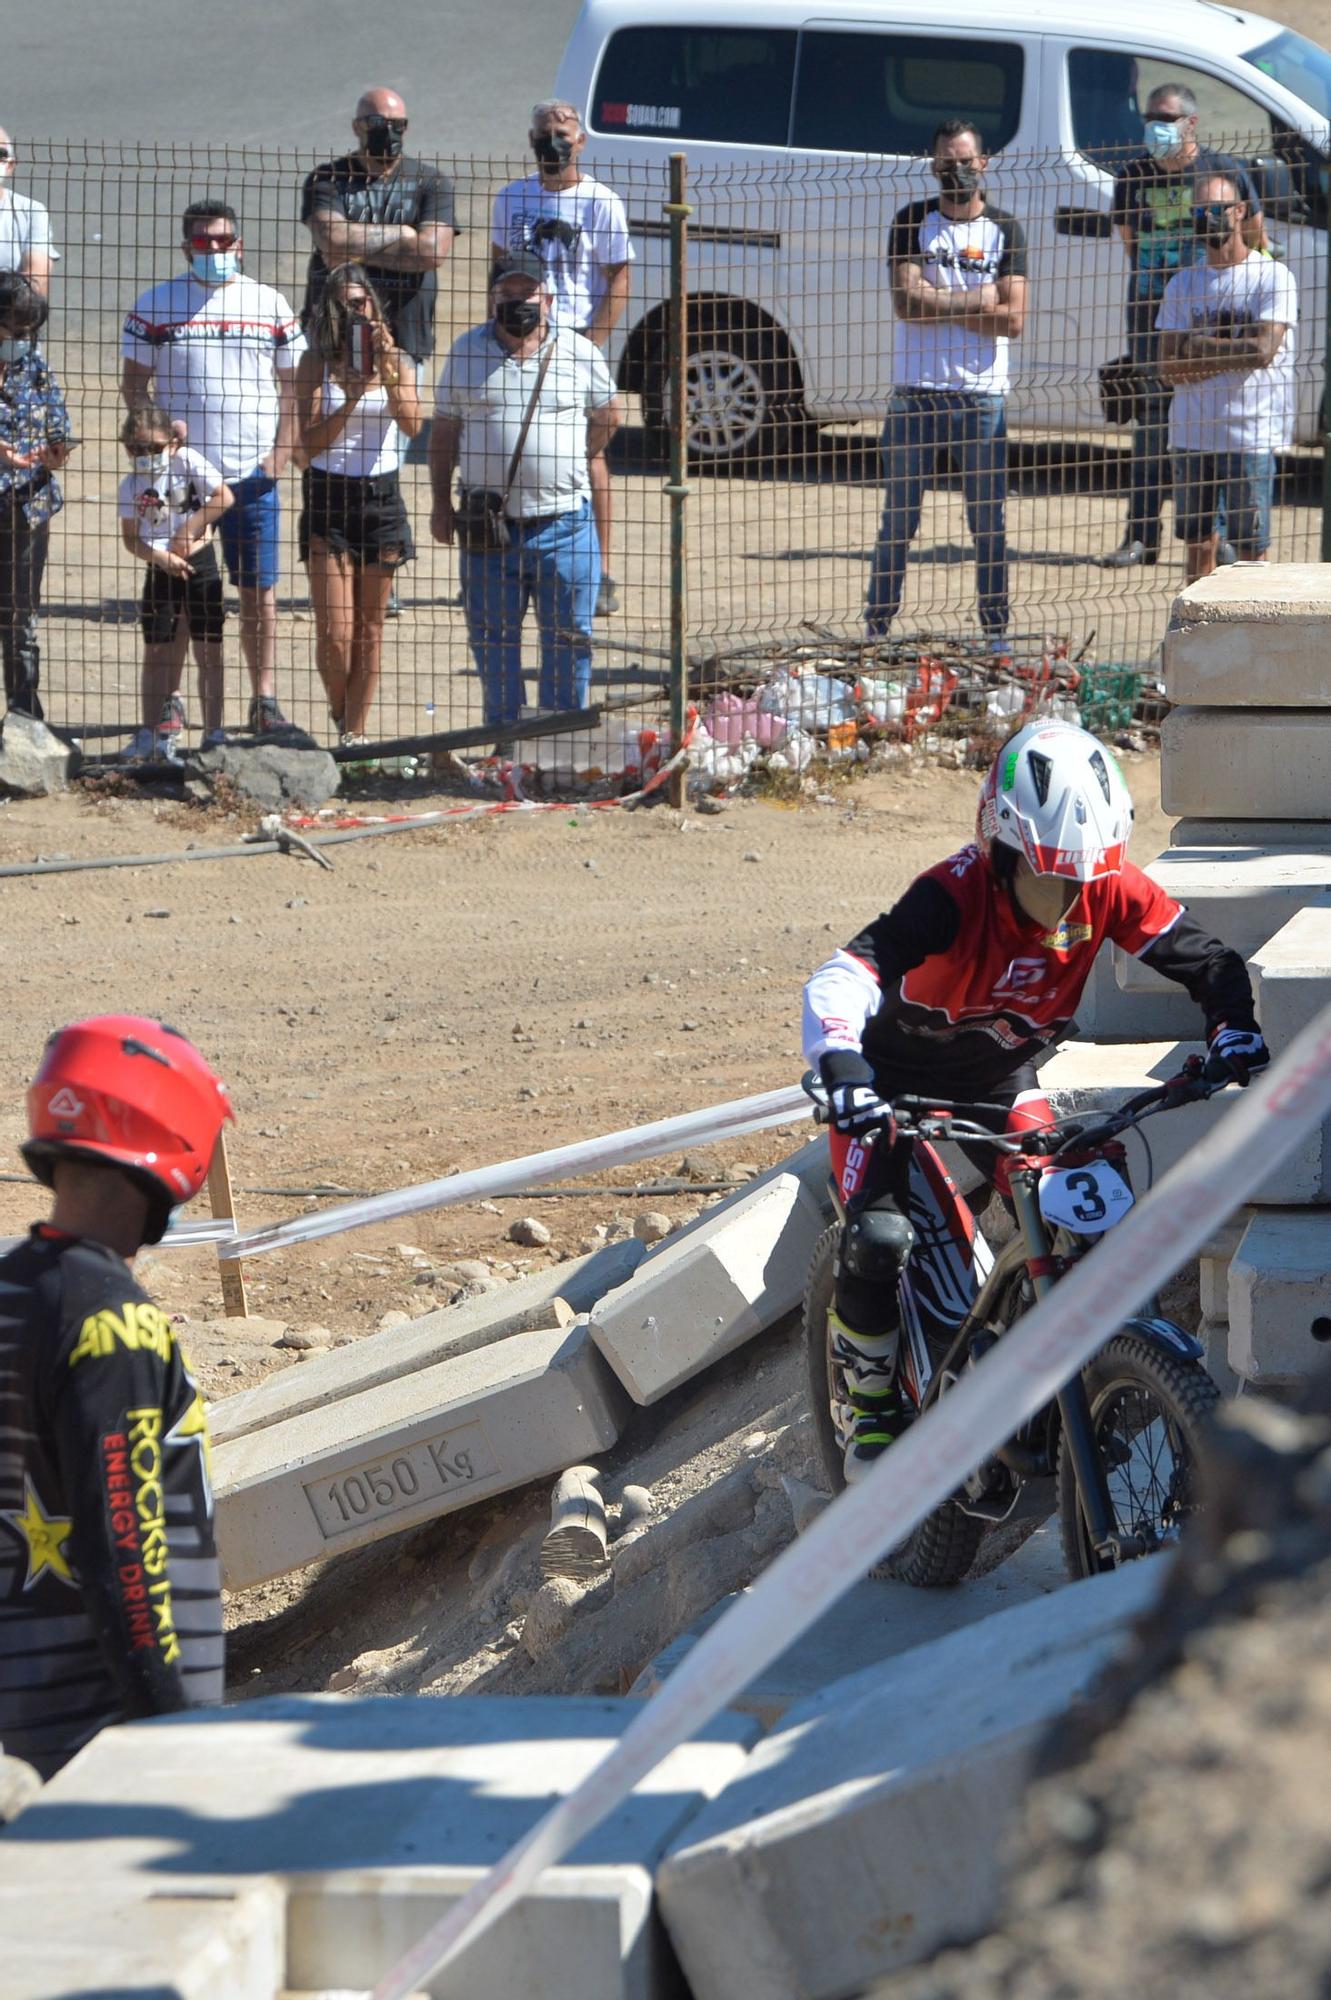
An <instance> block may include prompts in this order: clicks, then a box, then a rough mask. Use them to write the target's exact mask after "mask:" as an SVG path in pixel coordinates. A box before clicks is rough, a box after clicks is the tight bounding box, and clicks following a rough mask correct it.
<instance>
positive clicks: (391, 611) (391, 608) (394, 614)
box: [384, 584, 402, 618]
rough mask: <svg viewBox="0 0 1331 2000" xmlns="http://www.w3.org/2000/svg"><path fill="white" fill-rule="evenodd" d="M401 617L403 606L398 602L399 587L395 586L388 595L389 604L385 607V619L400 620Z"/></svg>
mask: <svg viewBox="0 0 1331 2000" xmlns="http://www.w3.org/2000/svg"><path fill="white" fill-rule="evenodd" d="M401 616H402V606H401V605H400V604H399V603H398V601H397V585H396V584H394V585H393V588H392V589H391V590H390V591H389V593H388V603H387V605H386V606H385V607H384V617H385V618H400V617H401Z"/></svg>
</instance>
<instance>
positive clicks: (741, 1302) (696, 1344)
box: [590, 1149, 827, 1403]
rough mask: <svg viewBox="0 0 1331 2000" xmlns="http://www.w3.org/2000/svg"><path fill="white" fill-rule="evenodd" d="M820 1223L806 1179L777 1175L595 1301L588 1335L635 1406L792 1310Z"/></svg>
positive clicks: (822, 1215)
mask: <svg viewBox="0 0 1331 2000" xmlns="http://www.w3.org/2000/svg"><path fill="white" fill-rule="evenodd" d="M821 1174H822V1180H823V1181H825V1180H826V1152H825V1149H824V1150H823V1152H822V1165H821ZM826 1226H827V1210H826V1208H825V1207H824V1206H823V1205H822V1202H821V1201H820V1200H819V1199H818V1198H817V1197H816V1196H815V1194H814V1193H813V1192H811V1190H810V1188H809V1187H808V1186H807V1185H806V1183H805V1180H804V1179H802V1178H801V1177H800V1176H799V1175H798V1174H795V1173H778V1174H776V1175H774V1176H773V1177H771V1178H769V1179H767V1180H765V1182H764V1183H763V1185H761V1186H758V1187H754V1188H752V1189H749V1190H746V1191H745V1193H744V1194H743V1195H742V1196H741V1197H740V1198H739V1199H738V1200H737V1201H734V1202H730V1203H727V1204H726V1206H725V1207H724V1208H717V1209H713V1210H711V1211H709V1213H708V1214H706V1215H704V1216H702V1217H700V1218H699V1220H698V1221H697V1222H696V1223H695V1224H694V1225H693V1227H692V1228H691V1229H689V1230H687V1231H686V1232H684V1233H683V1234H682V1235H680V1236H678V1237H676V1238H674V1239H673V1240H672V1241H671V1242H669V1243H667V1244H665V1245H663V1247H662V1249H661V1250H660V1252H659V1253H658V1254H657V1255H656V1256H655V1257H653V1258H651V1259H650V1260H649V1261H648V1262H645V1263H644V1264H642V1265H641V1266H640V1267H639V1269H638V1270H637V1271H636V1272H635V1273H634V1275H633V1276H632V1278H630V1279H629V1281H628V1283H627V1284H625V1285H621V1286H620V1287H619V1289H618V1290H617V1291H613V1292H611V1293H609V1294H608V1295H607V1296H606V1297H605V1298H603V1299H602V1300H601V1301H600V1302H599V1304H597V1305H595V1306H593V1308H592V1311H591V1316H590V1326H591V1335H592V1339H593V1340H594V1341H595V1343H596V1347H597V1350H598V1351H599V1353H600V1354H601V1355H602V1357H603V1358H604V1360H605V1361H606V1362H607V1363H608V1364H609V1366H610V1367H611V1368H612V1369H613V1370H614V1372H615V1374H616V1375H617V1376H618V1378H619V1380H620V1382H621V1383H622V1384H623V1386H624V1388H625V1389H626V1390H627V1391H628V1393H629V1395H630V1396H631V1397H632V1398H633V1400H634V1402H635V1403H654V1402H656V1401H657V1400H658V1399H659V1398H660V1397H662V1396H664V1395H666V1394H668V1393H669V1391H670V1390H671V1389H674V1388H677V1387H678V1385H679V1384H680V1383H681V1382H687V1381H688V1380H689V1378H690V1377H691V1376H694V1375H697V1374H699V1373H700V1372H701V1371H702V1370H703V1369H704V1368H707V1367H710V1366H711V1364H712V1363H713V1362H714V1361H719V1360H720V1359H721V1357H722V1356H723V1355H726V1354H732V1353H733V1352H734V1351H735V1349H736V1348H738V1347H743V1346H744V1344H745V1342H746V1341H750V1340H752V1339H753V1338H754V1337H755V1335H757V1334H760V1333H763V1332H765V1331H766V1329H767V1328H768V1327H771V1326H775V1325H776V1323H777V1322H778V1320H781V1319H783V1318H784V1317H785V1316H786V1314H787V1313H790V1312H793V1311H794V1310H795V1308H796V1307H797V1306H798V1305H799V1303H800V1300H801V1299H802V1297H803V1295H804V1283H805V1279H806V1277H807V1275H808V1270H809V1260H810V1258H811V1256H812V1254H813V1249H814V1245H815V1244H816V1243H817V1241H818V1238H819V1236H821V1234H822V1232H823V1230H824V1229H825V1228H826Z"/></svg>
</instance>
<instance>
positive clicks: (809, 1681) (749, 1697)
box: [629, 1493, 1068, 1730]
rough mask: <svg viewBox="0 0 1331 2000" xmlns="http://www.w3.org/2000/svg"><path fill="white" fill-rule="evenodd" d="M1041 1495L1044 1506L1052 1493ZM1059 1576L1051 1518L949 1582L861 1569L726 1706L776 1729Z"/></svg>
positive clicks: (1060, 1581)
mask: <svg viewBox="0 0 1331 2000" xmlns="http://www.w3.org/2000/svg"><path fill="white" fill-rule="evenodd" d="M1049 1499H1050V1503H1051V1504H1052V1502H1053V1494H1052V1493H1051V1494H1050V1495H1049ZM1067 1581H1068V1574H1067V1570H1066V1568H1065V1566H1064V1563H1063V1552H1062V1549H1061V1548H1060V1546H1059V1537H1058V1526H1057V1523H1056V1522H1052V1521H1051V1522H1049V1523H1047V1524H1046V1525H1045V1526H1044V1527H1040V1528H1037V1529H1036V1530H1035V1533H1034V1534H1033V1535H1032V1536H1031V1537H1030V1539H1029V1540H1028V1541H1025V1542H1023V1543H1022V1545H1021V1547H1020V1548H1019V1549H1018V1550H1017V1551H1016V1553H1015V1554H1014V1555H1011V1556H1009V1557H1008V1560H1007V1561H1006V1562H1005V1563H1000V1564H999V1566H998V1568H997V1569H994V1570H990V1572H989V1574H988V1575H987V1576H980V1577H975V1578H974V1579H973V1580H971V1581H969V1582H967V1583H961V1584H958V1585H957V1588H956V1589H955V1590H913V1589H912V1588H911V1586H910V1585H909V1584H905V1583H893V1582H891V1581H890V1580H889V1579H887V1578H885V1577H876V1576H870V1577H866V1578H865V1579H864V1581H863V1582H862V1583H857V1584H856V1585H855V1587H854V1588H853V1589H852V1590H848V1591H847V1592H846V1594H845V1596H844V1597H842V1598H840V1599H838V1601H837V1602H836V1603H835V1604H834V1605H833V1606H832V1609H831V1610H830V1611H828V1612H825V1613H824V1615H823V1616H822V1617H821V1618H820V1619H819V1620H818V1623H817V1624H816V1625H815V1626H814V1627H813V1629H812V1631H810V1632H806V1633H805V1634H804V1637H803V1638H802V1639H797V1640H796V1642H795V1644H794V1645H793V1646H791V1647H790V1648H789V1650H788V1651H786V1652H784V1653H782V1655H781V1657H780V1658H779V1659H777V1660H773V1662H772V1664H771V1666H770V1667H766V1668H764V1670H763V1672H762V1673H761V1674H759V1675H758V1676H757V1678H756V1679H755V1680H752V1681H750V1682H749V1684H748V1686H747V1687H746V1688H745V1689H744V1691H743V1693H742V1694H739V1695H737V1696H736V1697H735V1701H734V1706H735V1708H737V1709H739V1710H740V1711H741V1712H742V1713H743V1714H745V1715H752V1716H756V1717H757V1719H758V1721H759V1722H760V1723H761V1724H762V1726H763V1728H764V1729H765V1730H766V1729H775V1728H777V1727H778V1726H779V1725H780V1724H781V1722H782V1721H783V1720H784V1718H785V1716H786V1715H787V1713H788V1712H789V1710H791V1709H792V1708H794V1707H795V1706H796V1705H797V1704H798V1703H800V1702H803V1701H807V1700H808V1699H809V1697H810V1696H811V1695H814V1694H817V1693H818V1691H819V1689H821V1688H824V1687H826V1686H827V1684H828V1682H829V1681H835V1680H841V1679H843V1678H844V1677H845V1676H846V1675H847V1674H856V1673H859V1672H860V1671H861V1670H862V1669H864V1668H866V1667H873V1666H880V1665H881V1664H882V1663H883V1662H884V1661H885V1660H893V1659H897V1658H899V1657H900V1655H901V1654H903V1653H908V1652H910V1651H912V1650H913V1649H914V1648H915V1647H917V1646H923V1645H927V1644H928V1643H929V1642H930V1641H931V1640H934V1639H941V1638H943V1637H945V1636H946V1635H947V1634H948V1633H949V1632H959V1631H960V1630H962V1628H963V1627H964V1626H967V1625H976V1624H978V1623H979V1622H980V1620H982V1619H986V1618H990V1617H992V1616H993V1614H994V1613H995V1612H996V1611H1005V1610H1009V1609H1010V1608H1011V1607H1012V1606H1013V1605H1016V1604H1026V1603H1029V1602H1030V1601H1031V1600H1032V1599H1033V1598H1037V1597H1048V1596H1049V1595H1050V1594H1051V1593H1052V1592H1053V1591H1056V1590H1061V1589H1062V1588H1063V1587H1064V1585H1065V1584H1066V1583H1067ZM745 1594H746V1593H744V1592H736V1593H734V1594H733V1595H732V1596H730V1597H726V1598H723V1599H722V1600H721V1602H720V1603H719V1604H717V1605H714V1606H713V1607H712V1609H711V1610H710V1611H709V1612H708V1613H707V1614H706V1616H705V1617H703V1618H700V1619H699V1620H698V1622H697V1624H696V1625H691V1626H690V1627H689V1629H688V1631H687V1632H682V1633H681V1634H680V1636H679V1637H678V1639H676V1640H675V1641H674V1643H673V1644H672V1645H669V1646H667V1647H666V1648H665V1650H664V1651H663V1652H661V1653H659V1654H658V1655H657V1657H656V1658H655V1659H654V1660H653V1661H652V1662H651V1663H650V1665H648V1666H646V1667H644V1668H643V1670H642V1672H641V1673H640V1674H639V1676H638V1678H637V1680H636V1681H635V1682H634V1684H633V1686H632V1687H631V1688H630V1689H629V1693H630V1694H631V1695H636V1696H638V1697H640V1698H644V1699H645V1698H646V1697H647V1696H649V1695H653V1694H655V1693H656V1692H657V1690H658V1689H659V1688H661V1687H663V1686H664V1685H665V1683H666V1681H668V1680H669V1678H670V1676H671V1674H672V1673H674V1672H675V1670H676V1669H677V1668H678V1667H679V1666H680V1665H681V1663H682V1662H683V1661H684V1660H685V1659H687V1658H688V1655H689V1654H690V1653H691V1652H692V1651H693V1648H694V1647H695V1646H696V1645H697V1643H698V1641H699V1639H700V1638H701V1637H702V1635H703V1633H704V1632H705V1631H707V1629H708V1627H709V1626H711V1625H714V1624H715V1623H716V1621H717V1619H718V1618H719V1617H721V1616H722V1614H723V1613H724V1612H726V1611H727V1610H729V1608H730V1606H731V1605H732V1604H733V1603H734V1602H735V1601H736V1598H737V1597H739V1596H743V1595H745Z"/></svg>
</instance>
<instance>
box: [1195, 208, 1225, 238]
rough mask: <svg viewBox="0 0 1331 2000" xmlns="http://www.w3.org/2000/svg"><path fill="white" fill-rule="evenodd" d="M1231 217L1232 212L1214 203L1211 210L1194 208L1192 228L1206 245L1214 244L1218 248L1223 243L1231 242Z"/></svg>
mask: <svg viewBox="0 0 1331 2000" xmlns="http://www.w3.org/2000/svg"><path fill="white" fill-rule="evenodd" d="M1229 216H1230V211H1229V210H1228V209H1227V208H1223V207H1221V206H1219V205H1218V204H1216V203H1212V205H1211V206H1210V207H1209V208H1194V210H1193V211H1192V226H1193V228H1194V229H1195V230H1196V232H1197V234H1198V235H1199V236H1200V237H1201V239H1202V241H1203V242H1204V243H1213V244H1215V245H1216V246H1217V247H1218V246H1219V245H1220V244H1221V243H1228V241H1229V237H1230V221H1229Z"/></svg>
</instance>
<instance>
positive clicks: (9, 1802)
mask: <svg viewBox="0 0 1331 2000" xmlns="http://www.w3.org/2000/svg"><path fill="white" fill-rule="evenodd" d="M41 1788H42V1781H41V1779H40V1778H39V1777H38V1776H37V1773H36V1772H35V1771H34V1770H33V1768H32V1766H31V1764H25V1763H24V1761H23V1759H22V1758H21V1757H6V1756H5V1755H3V1753H0V1826H8V1825H9V1824H10V1822H11V1820H16V1819H17V1818H18V1816H19V1814H20V1813H21V1812H22V1810H23V1808H24V1806H30V1805H31V1804H32V1802H33V1800H34V1799H35V1798H36V1796H37V1794H38V1792H40V1790H41Z"/></svg>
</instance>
